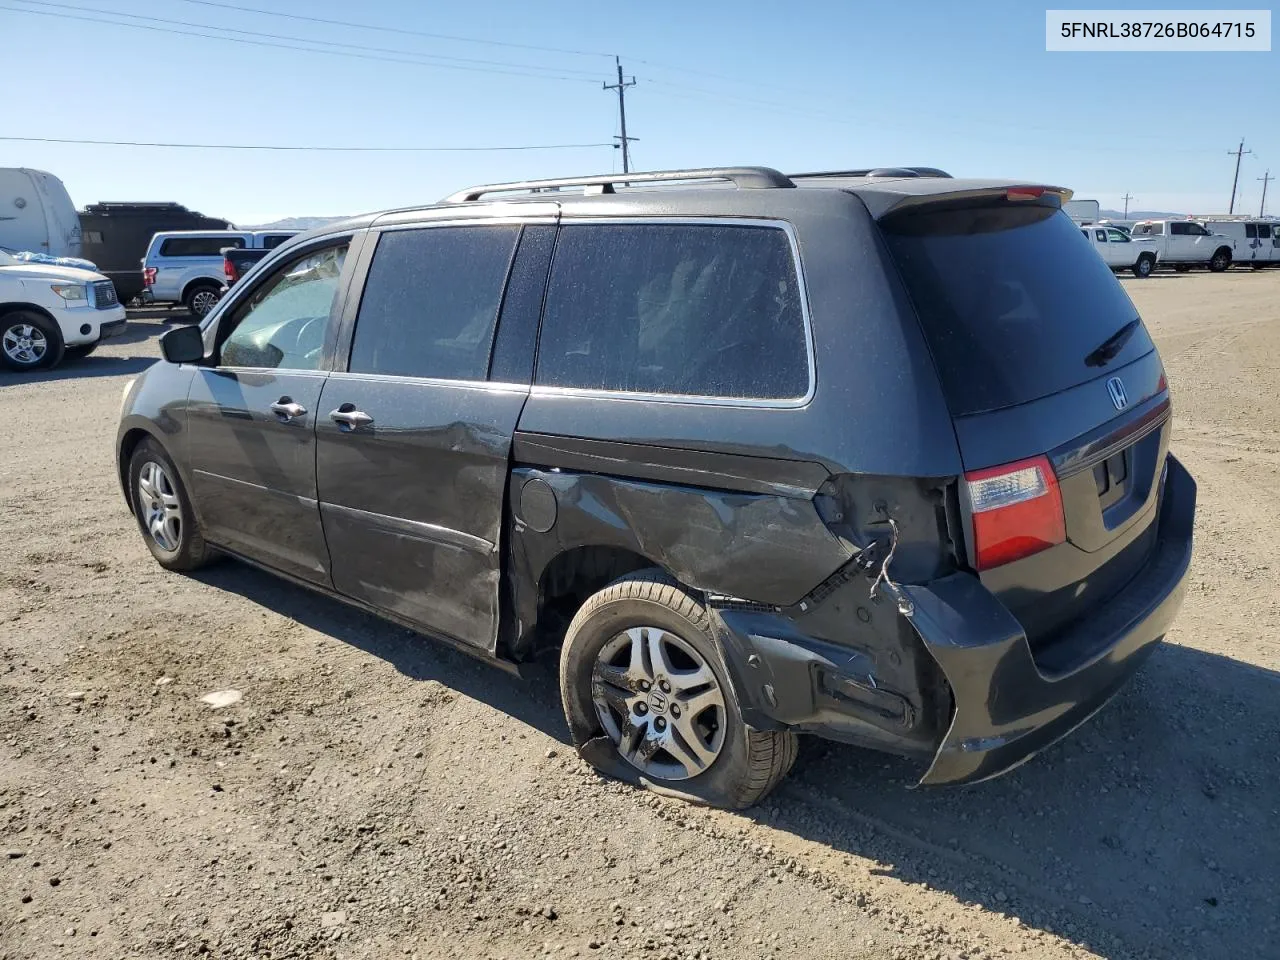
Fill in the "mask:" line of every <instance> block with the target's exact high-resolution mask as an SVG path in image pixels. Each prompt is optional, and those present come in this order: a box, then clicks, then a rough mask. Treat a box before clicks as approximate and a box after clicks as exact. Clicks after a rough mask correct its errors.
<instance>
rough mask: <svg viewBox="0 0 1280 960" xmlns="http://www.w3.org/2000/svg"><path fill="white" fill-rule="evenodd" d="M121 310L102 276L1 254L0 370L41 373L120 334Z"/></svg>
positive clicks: (121, 331)
mask: <svg viewBox="0 0 1280 960" xmlns="http://www.w3.org/2000/svg"><path fill="white" fill-rule="evenodd" d="M125 326H126V320H125V311H124V307H122V306H121V305H120V301H119V300H118V299H117V298H116V290H115V287H113V286H112V285H111V281H110V280H108V279H107V278H106V277H104V276H103V275H102V274H100V273H96V272H94V271H93V270H84V269H81V268H80V267H74V266H66V265H64V264H62V263H42V262H38V261H34V262H33V261H31V260H27V259H25V258H21V257H15V256H12V255H10V254H9V253H7V252H5V251H4V250H0V367H7V368H8V369H10V370H18V371H29V370H41V369H47V368H49V367H54V366H57V365H58V364H59V363H60V362H61V361H62V358H63V357H64V356H67V355H69V356H72V357H76V358H79V357H87V356H88V355H89V354H90V353H92V352H93V351H94V350H95V349H97V347H98V344H99V343H101V342H102V341H103V340H105V339H107V338H108V337H114V336H117V335H119V334H121V333H124V330H125Z"/></svg>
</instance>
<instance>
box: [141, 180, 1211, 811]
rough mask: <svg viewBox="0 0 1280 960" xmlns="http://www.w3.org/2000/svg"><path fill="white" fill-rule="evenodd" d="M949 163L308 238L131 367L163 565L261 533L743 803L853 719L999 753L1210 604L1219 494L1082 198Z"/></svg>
mask: <svg viewBox="0 0 1280 960" xmlns="http://www.w3.org/2000/svg"><path fill="white" fill-rule="evenodd" d="M1068 197H1070V191H1068V190H1065V189H1061V188H1058V187H1052V186H1046V185H1041V184H1034V183H1025V182H1021V181H1013V180H972V179H955V178H952V177H949V176H948V175H947V174H945V173H943V172H942V171H940V170H936V169H932V168H886V169H866V170H851V171H835V172H825V173H811V174H799V175H791V176H786V175H783V174H781V173H779V172H777V171H776V170H771V169H767V168H758V167H757V168H726V169H712V170H683V171H671V172H665V173H652V174H634V173H632V174H626V175H625V176H624V175H614V176H596V177H584V178H576V179H566V180H552V181H538V182H525V183H513V184H501V185H496V186H486V187H475V188H471V189H467V190H463V191H461V192H459V193H457V194H454V195H453V196H451V197H449V198H447V199H445V200H444V201H442V202H440V203H437V204H434V205H430V206H425V207H420V208H414V209H406V210H396V211H391V212H388V213H381V214H373V215H369V216H364V217H359V218H356V219H353V220H348V221H345V222H342V223H336V224H331V225H328V226H325V227H323V228H321V229H319V230H316V231H313V232H311V233H309V234H306V235H303V236H300V237H296V238H294V239H292V240H290V241H289V242H288V243H286V244H284V245H283V246H281V247H280V248H279V249H277V250H275V251H274V252H273V253H272V254H271V255H270V256H269V258H268V259H267V260H265V261H263V263H262V264H261V265H260V266H259V267H258V268H257V269H256V270H255V271H254V273H253V274H252V275H251V276H249V277H248V278H246V280H245V281H242V282H241V283H239V284H237V285H236V286H235V287H233V288H232V289H231V291H230V293H229V294H228V296H227V297H226V298H224V299H223V300H222V301H221V302H220V303H218V304H217V306H216V307H215V308H214V309H213V310H212V311H211V312H210V314H209V315H208V317H207V318H206V319H205V320H204V322H203V323H202V325H201V326H200V328H198V329H197V328H195V327H180V328H176V329H174V330H171V331H169V332H168V333H167V334H166V335H165V336H164V338H163V340H162V347H163V352H164V357H165V360H164V362H161V363H158V364H156V365H155V366H153V367H152V368H151V369H149V370H148V371H147V372H146V373H145V374H143V375H142V376H140V377H139V378H138V379H137V380H136V381H134V382H133V383H132V385H131V386H130V387H129V388H128V390H127V393H126V396H125V398H124V403H123V411H122V416H121V422H120V429H119V436H118V443H117V460H118V464H119V471H120V480H121V483H122V486H123V490H124V494H125V499H126V502H127V504H128V506H129V509H130V510H132V511H133V512H134V514H135V515H136V517H137V520H138V525H139V529H140V531H141V533H142V536H143V538H144V540H145V542H146V544H147V546H148V547H149V548H150V550H151V552H152V554H153V555H154V556H155V558H156V560H157V561H158V562H159V563H160V564H161V565H162V566H164V567H166V568H168V569H172V570H184V571H185V570H192V569H194V568H196V567H198V566H200V565H201V564H203V563H205V562H206V561H208V560H209V559H210V558H211V557H212V556H214V555H215V554H226V555H229V556H232V557H236V558H238V559H240V560H242V561H245V562H248V563H250V564H253V565H255V566H258V567H261V568H262V569H264V570H268V571H271V572H272V573H274V574H276V575H279V576H282V577H285V578H287V579H289V580H291V581H293V582H294V583H297V584H300V585H302V586H305V587H307V588H310V589H313V590H316V591H319V592H321V593H324V594H328V595H331V596H334V597H338V598H340V599H342V600H344V601H346V602H348V603H351V604H353V605H355V606H357V607H361V608H363V609H366V610H368V611H371V612H373V613H376V614H378V615H379V616H382V617H385V618H386V619H388V620H390V621H393V622H395V623H398V624H402V625H405V626H408V627H411V628H413V629H415V630H417V631H419V632H421V633H422V634H424V635H427V636H430V637H433V638H435V639H437V640H439V641H441V642H444V643H447V644H450V645H452V646H453V647H456V648H458V649H461V650H464V651H467V652H469V653H471V654H474V655H476V656H478V657H481V658H483V659H485V660H487V661H489V662H491V663H493V664H495V665H496V666H499V667H502V668H504V669H508V670H519V669H520V665H521V664H523V663H525V662H527V661H529V660H531V659H532V658H534V657H537V656H539V655H540V654H544V653H550V652H553V651H558V656H559V663H560V690H561V695H562V700H563V704H564V710H565V715H566V717H567V720H568V724H569V730H570V732H571V734H572V737H573V741H574V743H575V745H576V746H577V748H578V750H579V752H580V753H581V755H582V756H583V757H584V758H586V759H587V760H589V761H590V762H591V763H593V764H595V765H596V766H597V767H598V768H600V769H601V770H603V771H605V772H606V773H609V774H611V775H613V776H616V777H620V778H623V779H625V780H627V781H629V782H632V783H635V784H637V785H641V786H645V787H648V788H650V789H657V790H662V791H666V792H668V793H671V794H674V795H679V796H683V797H687V798H689V799H693V800H696V801H699V802H703V803H709V804H716V805H721V806H727V807H744V806H749V805H750V804H752V803H755V802H756V801H758V800H759V799H760V798H761V797H763V796H764V795H765V794H766V793H768V791H769V790H770V789H771V788H772V787H773V786H774V785H775V784H776V783H777V782H778V781H779V780H780V779H781V778H782V777H783V776H784V775H785V774H786V772H787V770H788V769H789V767H790V766H791V764H792V762H793V760H794V758H795V749H796V736H797V734H800V733H809V734H815V735H818V736H822V737H827V738H831V739H835V740H840V741H845V742H848V743H853V744H858V745H861V746H864V747H868V748H873V749H877V750H884V751H889V752H892V753H896V754H901V755H905V756H908V757H912V758H916V759H918V760H919V762H920V765H921V769H922V781H923V782H924V783H927V784H957V783H967V782H972V781H977V780H982V779H985V778H988V777H991V776H995V775H997V774H999V773H1002V772H1004V771H1006V770H1009V769H1010V768H1012V767H1014V766H1016V765H1018V764H1019V763H1022V762H1023V761H1025V760H1027V759H1028V758H1029V757H1031V756H1032V755H1034V754H1035V753H1036V752H1037V751H1039V750H1041V749H1042V748H1044V747H1045V746H1047V745H1049V744H1051V743H1052V742H1054V741H1055V740H1057V739H1058V738H1060V737H1062V736H1064V735H1066V734H1067V733H1068V732H1070V731H1071V730H1072V729H1074V728H1075V727H1076V726H1077V725H1079V724H1080V723H1082V722H1084V721H1085V720H1086V719H1087V718H1088V717H1089V716H1090V715H1091V714H1093V713H1094V711H1096V710H1097V709H1099V708H1100V707H1101V706H1102V705H1103V704H1105V703H1106V702H1107V701H1108V700H1109V699H1110V698H1111V696H1112V695H1113V694H1114V693H1115V692H1116V691H1117V690H1118V689H1119V688H1120V687H1121V685H1122V684H1123V683H1124V682H1125V680H1126V679H1127V678H1128V677H1129V676H1130V675H1131V674H1132V673H1133V672H1134V671H1135V670H1136V669H1137V668H1138V667H1139V665H1140V664H1141V663H1142V661H1143V660H1144V659H1145V658H1146V657H1147V656H1148V655H1149V654H1150V653H1151V651H1152V650H1153V649H1154V648H1155V647H1156V645H1157V644H1158V642H1159V641H1160V640H1161V638H1162V637H1163V636H1164V635H1165V633H1166V632H1167V631H1168V630H1169V628H1170V625H1171V623H1172V622H1173V619H1174V615H1175V613H1176V611H1177V609H1178V606H1179V603H1180V602H1181V599H1182V595H1183V590H1184V585H1185V581H1186V577H1187V570H1188V565H1189V563H1190V558H1191V548H1192V544H1191V531H1192V520H1193V515H1194V511H1195V498H1196V488H1195V483H1194V481H1193V480H1192V478H1191V477H1190V476H1189V475H1188V473H1187V471H1186V470H1185V469H1183V467H1182V465H1181V464H1180V463H1179V462H1178V461H1177V460H1176V459H1175V458H1174V457H1173V456H1172V455H1171V454H1170V453H1169V449H1168V448H1169V436H1170V430H1171V420H1170V417H1171V410H1172V408H1171V401H1170V395H1169V386H1168V383H1167V382H1166V379H1165V373H1164V369H1163V367H1162V365H1161V362H1160V357H1159V355H1158V353H1157V352H1156V349H1155V346H1154V345H1153V343H1152V341H1151V339H1150V337H1149V336H1148V334H1147V330H1146V328H1145V327H1144V326H1143V323H1142V320H1141V318H1140V317H1139V316H1138V312H1137V310H1136V309H1135V308H1134V305H1133V303H1132V302H1130V300H1129V298H1128V296H1127V295H1126V294H1125V292H1124V290H1123V289H1122V287H1121V286H1120V284H1119V283H1118V282H1117V280H1116V278H1115V277H1114V276H1113V275H1112V273H1111V271H1110V269H1109V268H1108V267H1107V266H1106V264H1105V263H1103V262H1102V260H1101V259H1100V258H1099V257H1098V256H1097V255H1096V254H1095V253H1094V252H1093V251H1092V250H1090V249H1089V248H1088V246H1087V245H1086V244H1082V243H1080V238H1079V237H1078V236H1077V234H1076V227H1075V225H1074V224H1073V223H1072V221H1071V220H1070V218H1069V217H1068V216H1067V215H1066V214H1065V213H1064V212H1062V210H1061V205H1062V202H1063V201H1064V200H1065V199H1067V198H1068Z"/></svg>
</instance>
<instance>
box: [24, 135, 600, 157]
mask: <svg viewBox="0 0 1280 960" xmlns="http://www.w3.org/2000/svg"><path fill="white" fill-rule="evenodd" d="M0 140H4V141H17V142H19V143H74V144H87V145H91V146H98V147H169V148H173V149H177V150H287V151H291V152H306V151H310V152H315V153H488V152H500V151H515V150H586V149H590V148H596V147H612V146H615V145H614V144H612V143H541V144H520V145H517V146H498V147H339V146H286V145H283V144H257V143H161V142H154V141H143V140H73V139H70V138H67V137H6V136H0Z"/></svg>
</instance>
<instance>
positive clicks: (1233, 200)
mask: <svg viewBox="0 0 1280 960" xmlns="http://www.w3.org/2000/svg"><path fill="white" fill-rule="evenodd" d="M1246 153H1253V151H1252V150H1246V149H1245V148H1244V137H1241V138H1240V146H1238V147H1237V148H1236V149H1234V150H1228V151H1227V156H1232V155H1234V156H1235V158H1236V175H1235V178H1234V179H1233V180H1232V181H1231V206H1230V208H1228V210H1227V214H1228V215H1230V214H1233V213H1235V212H1236V184H1237V183H1239V182H1240V158H1241V157H1243V156H1244V155H1245V154H1246Z"/></svg>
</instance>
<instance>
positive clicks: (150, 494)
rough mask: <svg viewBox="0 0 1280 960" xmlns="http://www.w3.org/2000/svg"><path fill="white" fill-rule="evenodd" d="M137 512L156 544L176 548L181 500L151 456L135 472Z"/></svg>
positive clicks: (178, 540) (178, 539) (172, 549)
mask: <svg viewBox="0 0 1280 960" xmlns="http://www.w3.org/2000/svg"><path fill="white" fill-rule="evenodd" d="M138 512H139V513H140V514H141V516H142V522H143V525H144V526H145V527H146V529H147V533H148V535H150V537H151V539H152V540H154V541H155V542H156V545H157V546H158V547H159V548H160V549H161V550H166V551H168V552H170V553H173V552H175V551H176V550H177V549H178V547H179V546H180V545H181V543H182V503H181V501H180V500H179V499H178V492H177V490H176V489H175V488H174V486H173V481H172V480H170V479H169V474H167V473H166V472H165V469H164V467H163V466H161V465H160V464H158V463H156V462H155V461H154V460H148V461H147V462H146V463H144V464H143V465H142V469H141V470H140V471H139V472H138Z"/></svg>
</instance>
